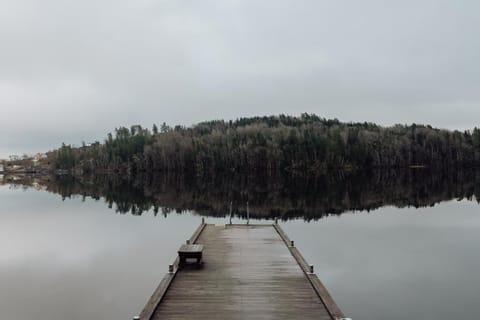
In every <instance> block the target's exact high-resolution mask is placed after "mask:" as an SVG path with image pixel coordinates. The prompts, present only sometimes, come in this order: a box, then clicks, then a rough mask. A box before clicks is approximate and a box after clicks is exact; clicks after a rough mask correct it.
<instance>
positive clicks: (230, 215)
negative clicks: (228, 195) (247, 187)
mask: <svg viewBox="0 0 480 320" xmlns="http://www.w3.org/2000/svg"><path fill="white" fill-rule="evenodd" d="M230 224H232V201H230Z"/></svg>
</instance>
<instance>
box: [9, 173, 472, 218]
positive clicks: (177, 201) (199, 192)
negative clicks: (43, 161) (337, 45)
mask: <svg viewBox="0 0 480 320" xmlns="http://www.w3.org/2000/svg"><path fill="white" fill-rule="evenodd" d="M17 183H21V182H18V181H17ZM23 183H25V184H26V183H33V182H31V181H30V182H28V181H24V182H23ZM35 183H36V184H37V185H38V184H41V185H43V186H44V187H46V190H47V191H50V192H54V193H58V194H60V195H61V196H62V197H63V198H66V197H71V196H82V197H91V198H94V199H104V200H105V201H106V203H107V204H108V206H109V207H111V208H115V210H116V211H117V212H119V213H131V214H134V215H141V214H142V213H144V212H147V211H149V210H152V211H153V213H154V214H155V215H156V214H158V213H162V214H164V215H167V214H168V213H170V212H172V211H173V212H183V211H185V210H194V211H196V212H197V213H199V214H201V215H208V216H219V217H224V216H228V214H229V206H230V202H232V204H233V211H234V214H235V216H240V217H245V216H246V214H247V207H246V203H247V201H248V203H249V209H250V210H249V211H250V217H252V218H253V217H257V218H258V217H262V218H274V217H278V218H280V219H291V218H303V219H306V220H312V219H319V218H321V217H323V216H326V215H339V214H341V213H342V212H345V211H370V210H373V209H376V208H379V207H382V206H386V205H392V206H396V207H407V206H412V207H425V206H433V205H435V204H436V203H439V202H441V201H446V200H451V199H463V198H466V199H470V200H471V199H473V198H475V199H480V170H467V171H450V172H431V171H428V170H407V171H370V172H365V171H363V172H355V173H353V172H334V173H331V174H328V175H321V176H311V177H309V178H307V179H305V178H302V179H297V178H295V177H292V176H288V177H286V176H281V177H276V178H271V177H269V178H268V179H267V178H264V177H259V176H248V175H232V176H229V177H216V178H214V179H213V178H212V179H209V180H206V179H196V178H186V177H178V176H137V177H135V178H134V179H122V178H121V177H119V176H113V177H112V176H107V175H105V176H92V177H88V178H86V177H83V178H74V177H71V176H57V177H50V178H48V179H40V180H38V179H37V180H36V181H35Z"/></svg>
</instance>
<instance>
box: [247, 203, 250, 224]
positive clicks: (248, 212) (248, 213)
mask: <svg viewBox="0 0 480 320" xmlns="http://www.w3.org/2000/svg"><path fill="white" fill-rule="evenodd" d="M248 224H250V210H249V208H248V201H247V225H248Z"/></svg>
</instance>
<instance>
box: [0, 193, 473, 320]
mask: <svg viewBox="0 0 480 320" xmlns="http://www.w3.org/2000/svg"><path fill="white" fill-rule="evenodd" d="M0 203H1V207H0V252H1V254H0V310H1V313H2V318H4V319H16V320H31V319H36V320H47V319H48V320H60V319H61V320H64V319H70V320H76V319H79V320H80V319H81V320H84V319H112V320H113V319H131V318H132V317H133V316H134V315H136V314H138V313H139V312H140V310H141V309H142V308H143V306H144V304H145V302H146V301H147V300H148V298H149V297H150V295H151V293H152V292H153V290H154V289H155V287H156V286H157V284H158V282H159V281H160V279H161V277H162V276H163V275H164V274H165V272H166V270H167V266H168V264H169V263H170V262H172V260H173V258H174V257H175V255H176V249H177V247H178V246H179V244H180V243H182V242H183V241H184V240H185V239H187V238H188V237H189V236H190V235H191V234H192V233H193V231H194V230H195V228H196V227H197V226H198V224H199V223H200V221H201V216H200V215H198V214H197V213H195V212H193V211H188V210H184V211H182V213H171V214H168V215H167V216H166V217H165V216H163V215H157V216H154V214H153V210H148V211H146V212H144V213H143V214H142V215H131V214H118V213H116V212H115V210H113V209H110V208H108V206H107V205H106V204H105V202H104V201H103V200H100V201H97V200H94V199H91V198H88V197H87V198H86V199H85V200H84V201H82V199H81V198H79V197H73V198H67V199H65V200H62V198H61V197H60V196H59V195H57V194H53V193H47V192H44V191H37V190H33V189H26V190H22V189H18V188H17V189H12V188H11V187H10V186H9V185H8V184H7V185H4V186H0ZM206 220H207V222H208V223H226V222H228V218H223V217H220V218H218V217H217V218H214V217H207V218H206ZM234 222H237V223H243V222H244V221H243V220H240V219H239V218H236V220H234ZM255 222H259V223H267V221H265V220H263V221H262V220H257V221H255ZM281 224H282V227H283V228H284V229H285V231H286V232H287V234H288V235H289V236H290V238H291V239H294V240H295V242H296V245H297V247H299V249H300V251H301V252H302V253H303V255H304V256H305V258H306V259H307V261H309V262H310V263H311V264H314V265H315V268H316V272H317V274H318V276H319V277H320V279H321V280H322V281H323V282H324V284H325V285H326V287H327V288H328V289H329V291H330V292H331V294H332V296H333V297H334V299H335V300H336V301H337V303H338V304H339V306H340V308H341V309H342V310H343V311H344V312H345V313H346V315H347V316H349V317H352V318H353V319H355V320H377V319H378V320H384V319H394V320H396V319H399V320H400V319H402V320H403V319H432V320H433V319H435V320H442V319H453V318H462V317H468V318H477V315H478V314H479V313H480V307H479V306H478V299H479V298H480V277H479V276H478V270H480V251H479V250H478V243H480V212H479V207H478V204H477V202H474V201H469V200H461V201H457V200H449V201H444V202H441V203H440V204H437V205H435V206H433V207H427V208H419V209H415V208H402V209H399V208H395V207H391V206H386V207H381V208H379V209H377V210H374V211H370V212H352V211H349V212H345V213H343V214H342V215H340V216H328V217H323V218H321V219H319V220H317V221H310V222H305V221H304V219H302V218H301V217H300V218H296V219H294V220H288V221H283V222H281Z"/></svg>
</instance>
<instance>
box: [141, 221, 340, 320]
mask: <svg viewBox="0 0 480 320" xmlns="http://www.w3.org/2000/svg"><path fill="white" fill-rule="evenodd" d="M189 242H190V243H192V244H202V245H203V246H204V248H205V249H204V252H203V263H202V264H200V265H196V264H187V265H185V266H181V267H179V259H178V258H177V259H176V260H175V262H174V263H173V265H171V266H169V273H168V274H167V275H166V276H165V277H164V279H163V280H162V281H161V283H160V285H159V286H158V288H157V289H156V290H155V292H154V293H153V295H152V297H151V298H150V300H149V301H148V303H147V304H146V306H145V308H144V309H143V311H142V313H141V314H140V316H139V317H136V318H135V319H141V320H159V319H325V320H327V319H328V320H332V319H333V320H337V319H343V318H344V315H343V313H342V312H341V311H340V309H339V308H338V306H337V305H336V304H335V302H334V301H333V299H332V298H331V296H330V295H329V293H328V291H327V290H326V289H325V287H324V286H323V285H322V283H321V282H320V280H319V279H318V277H317V276H316V275H315V274H314V273H313V267H312V266H310V265H308V264H307V262H306V261H305V259H304V258H303V257H302V255H301V254H300V252H299V251H298V250H297V248H296V247H295V246H294V244H293V242H292V241H290V239H289V238H288V237H287V236H286V234H285V233H284V232H283V230H282V229H281V228H280V226H278V225H277V224H273V225H228V224H227V225H211V224H203V223H202V225H200V226H199V228H198V229H197V230H196V232H195V233H194V234H193V236H192V237H191V238H190V239H189Z"/></svg>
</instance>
